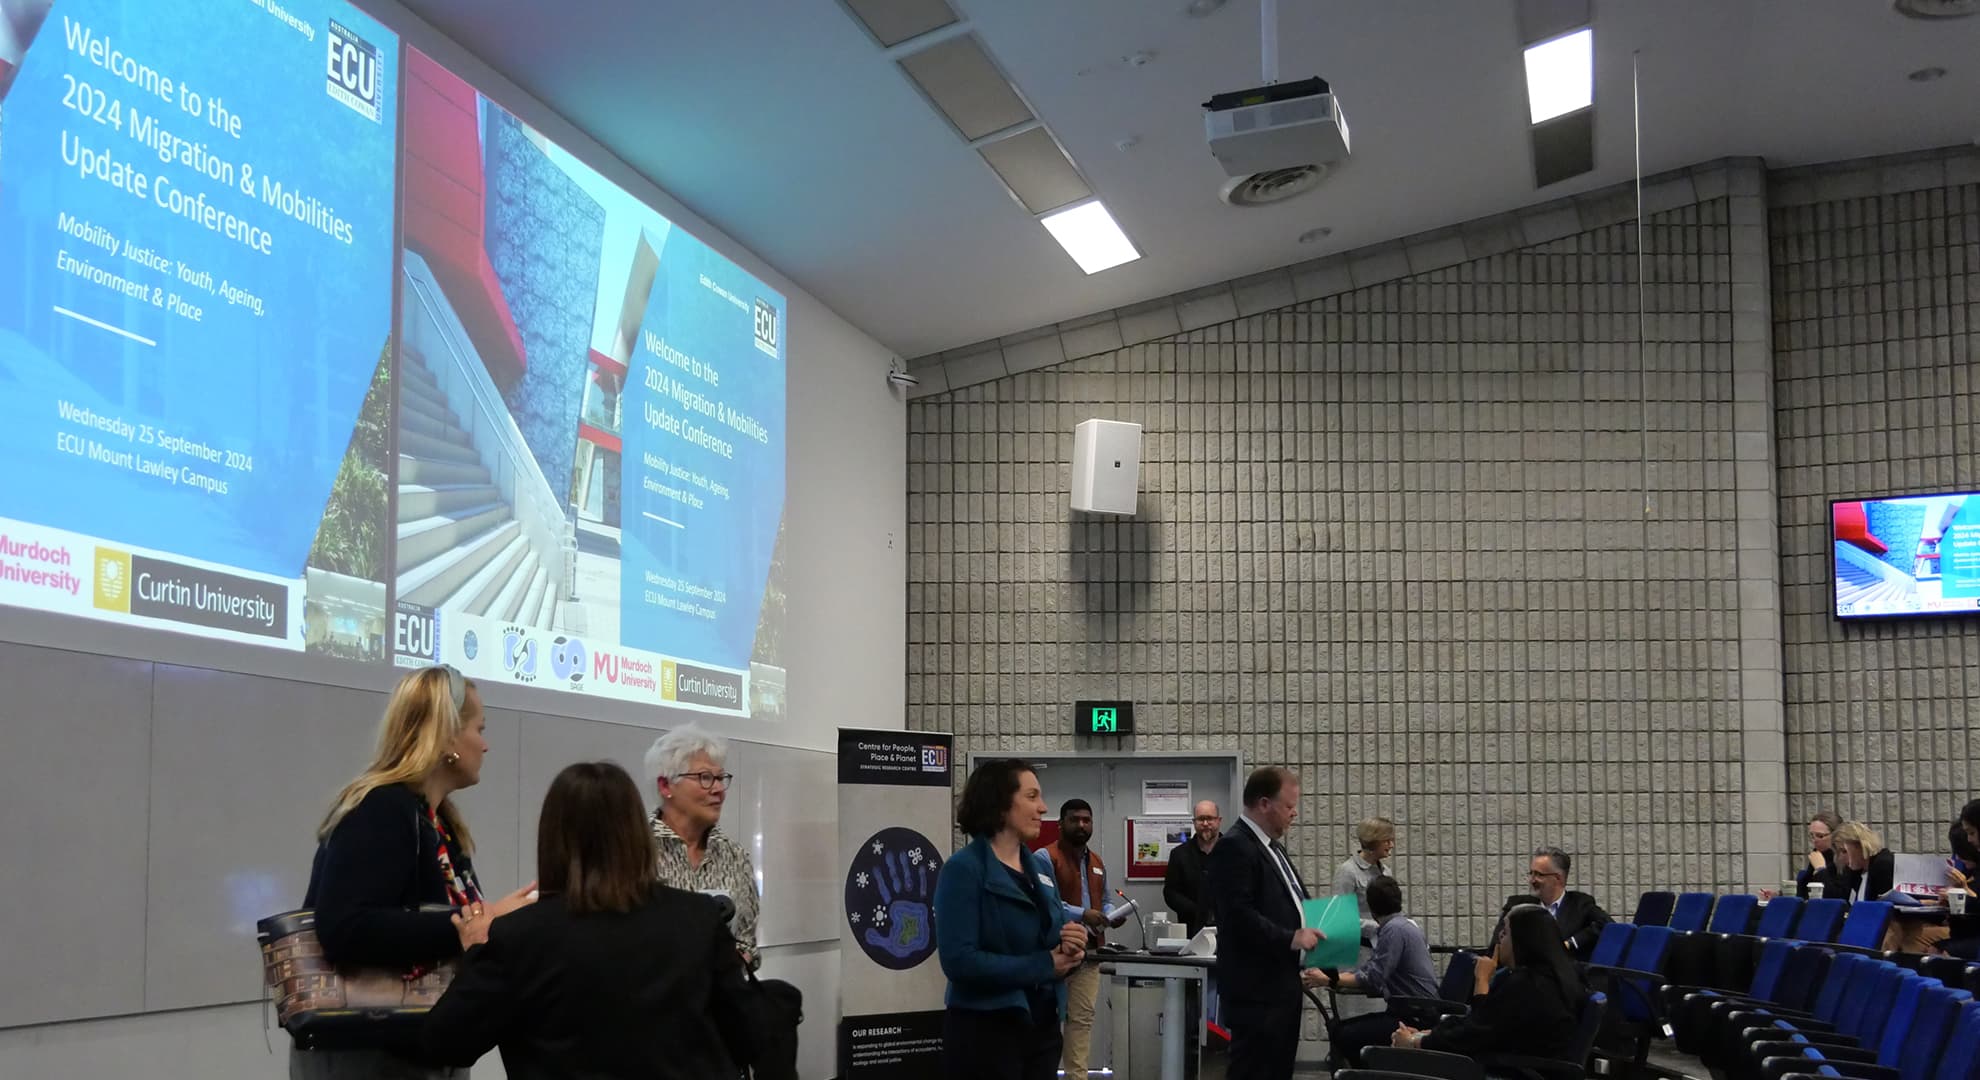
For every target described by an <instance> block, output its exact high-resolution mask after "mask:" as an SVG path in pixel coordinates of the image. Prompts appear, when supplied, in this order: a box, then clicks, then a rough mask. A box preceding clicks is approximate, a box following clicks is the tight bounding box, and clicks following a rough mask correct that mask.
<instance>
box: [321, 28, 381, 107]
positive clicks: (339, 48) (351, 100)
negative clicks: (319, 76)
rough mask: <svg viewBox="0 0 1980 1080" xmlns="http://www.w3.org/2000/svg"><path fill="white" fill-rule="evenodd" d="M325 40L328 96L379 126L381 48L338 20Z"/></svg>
mask: <svg viewBox="0 0 1980 1080" xmlns="http://www.w3.org/2000/svg"><path fill="white" fill-rule="evenodd" d="M326 36H327V38H328V40H329V42H330V54H329V56H328V57H326V58H325V60H324V73H323V77H324V81H325V83H326V84H327V85H326V86H325V87H324V89H325V92H327V93H328V94H329V95H330V96H331V97H333V98H335V99H337V100H338V101H340V102H343V103H344V104H345V105H347V106H349V107H350V110H351V111H352V112H354V113H356V114H358V115H359V116H362V117H364V118H365V119H366V120H369V121H371V122H372V123H374V124H376V123H379V122H380V118H379V108H378V92H379V85H380V80H381V75H380V70H379V69H380V67H381V65H380V62H379V59H378V47H377V46H376V45H373V44H372V43H371V42H369V41H366V40H364V39H363V38H361V37H359V36H357V34H356V33H355V32H353V31H352V30H351V29H350V28H349V27H347V26H345V25H344V24H343V23H340V22H338V21H337V20H335V19H331V20H330V33H329V34H328V35H326Z"/></svg>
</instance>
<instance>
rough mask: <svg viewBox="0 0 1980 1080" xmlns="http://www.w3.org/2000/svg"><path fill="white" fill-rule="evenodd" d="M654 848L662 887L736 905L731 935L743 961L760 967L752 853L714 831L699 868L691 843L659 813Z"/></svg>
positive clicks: (721, 833)
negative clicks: (690, 851)
mask: <svg viewBox="0 0 1980 1080" xmlns="http://www.w3.org/2000/svg"><path fill="white" fill-rule="evenodd" d="M653 847H654V849H655V852H656V855H657V859H658V868H659V879H660V884H662V885H671V886H673V887H674V888H676V889H686V890H687V891H689V892H698V893H708V894H710V895H714V896H726V897H728V898H729V899H730V900H731V901H732V902H734V903H735V905H736V915H735V918H733V919H730V920H729V932H730V933H731V934H733V935H735V939H736V944H737V945H740V946H742V952H743V958H744V959H745V960H747V961H748V962H749V966H750V967H751V968H754V967H756V965H757V960H758V957H757V955H756V916H757V909H758V905H759V902H758V899H757V895H756V868H755V867H754V866H753V865H751V863H750V861H749V852H748V851H746V850H744V848H743V846H742V845H741V844H738V843H736V842H735V841H734V840H731V839H729V837H728V836H727V835H726V834H725V833H723V832H722V830H721V828H720V827H710V828H709V830H708V839H707V841H706V843H705V844H704V849H703V851H702V853H701V865H700V866H696V865H694V861H693V860H692V859H689V858H688V845H687V841H686V840H684V839H682V838H681V835H680V834H679V833H677V832H675V831H674V830H672V829H670V828H668V827H667V823H666V822H665V821H662V820H661V819H660V813H659V811H655V812H654V814H653Z"/></svg>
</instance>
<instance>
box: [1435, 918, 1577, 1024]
mask: <svg viewBox="0 0 1980 1080" xmlns="http://www.w3.org/2000/svg"><path fill="white" fill-rule="evenodd" d="M1568 895H1569V896H1575V895H1579V894H1576V893H1569V894H1568ZM1561 911H1562V913H1563V914H1565V913H1566V912H1567V905H1566V904H1562V905H1561ZM1574 1021H1575V1014H1574V1011H1573V1010H1572V1009H1570V1008H1569V1006H1568V1003H1567V1002H1566V1001H1565V1000H1564V999H1563V997H1562V995H1561V988H1560V986H1559V984H1557V983H1555V982H1554V981H1553V980H1551V979H1548V978H1545V977H1543V976H1541V975H1538V974H1535V973H1534V972H1531V971H1525V970H1522V969H1520V968H1513V969H1512V970H1510V971H1507V972H1506V973H1504V974H1503V975H1501V976H1499V978H1498V980H1497V981H1496V982H1494V983H1493V984H1492V992H1491V993H1489V994H1480V995H1478V996H1475V997H1473V998H1472V999H1471V1011H1470V1012H1468V1013H1466V1014H1465V1015H1463V1016H1454V1017H1452V1018H1450V1019H1448V1020H1445V1021H1444V1022H1443V1023H1441V1024H1438V1025H1437V1026H1436V1027H1434V1028H1432V1029H1430V1031H1429V1033H1428V1034H1426V1035H1424V1036H1423V1049H1425V1050H1441V1051H1443V1052H1444V1053H1447V1054H1465V1055H1477V1054H1486V1053H1497V1054H1524V1055H1527V1056H1530V1057H1547V1058H1556V1057H1560V1056H1562V1055H1563V1053H1564V1052H1565V1051H1566V1050H1567V1049H1568V1046H1569V1044H1570V1043H1572V1042H1573V1041H1574Z"/></svg>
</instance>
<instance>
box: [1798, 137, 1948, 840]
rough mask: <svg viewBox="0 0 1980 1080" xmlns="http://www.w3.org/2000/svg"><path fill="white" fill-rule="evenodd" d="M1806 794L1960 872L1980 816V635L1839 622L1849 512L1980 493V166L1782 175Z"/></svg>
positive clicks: (1803, 800)
mask: <svg viewBox="0 0 1980 1080" xmlns="http://www.w3.org/2000/svg"><path fill="white" fill-rule="evenodd" d="M1770 201H1771V203H1772V210H1771V216H1772V220H1771V241H1772V247H1773V305H1772V306H1773V313H1774V341H1775V349H1776V354H1775V355H1776V363H1777V369H1776V393H1777V409H1778V411H1777V428H1778V432H1779V459H1780V523H1781V530H1780V547H1781V584H1782V589H1781V603H1782V614H1783V635H1782V640H1783V646H1784V672H1785V676H1786V702H1787V717H1786V719H1787V739H1788V745H1787V759H1788V784H1789V790H1790V792H1791V796H1792V797H1791V799H1790V805H1791V812H1792V818H1793V820H1794V822H1795V836H1796V841H1797V843H1799V842H1800V824H1799V823H1800V822H1802V821H1804V820H1806V818H1807V817H1808V816H1809V815H1811V814H1813V813H1814V812H1815V811H1817V810H1818V809H1823V808H1835V809H1836V810H1838V811H1840V812H1842V813H1843V814H1845V815H1846V816H1852V817H1858V818H1861V819H1862V820H1864V821H1866V822H1869V823H1870V824H1871V825H1874V826H1876V827H1878V828H1880V829H1882V830H1884V831H1885V833H1886V838H1887V840H1888V841H1889V842H1890V843H1891V845H1892V846H1893V847H1896V848H1898V849H1899V850H1904V851H1919V852H1941V851H1943V850H1944V849H1945V847H1946V829H1947V826H1948V825H1950V824H1951V821H1952V819H1953V817H1954V816H1955V814H1956V813H1957V812H1958V809H1959V806H1960V804H1962V803H1963V802H1965V801H1966V800H1967V799H1970V798H1973V797H1975V796H1980V769H1976V767H1975V759H1976V757H1980V731H1976V728H1980V725H1976V723H1975V719H1974V715H1973V702H1974V699H1975V697H1976V695H1980V622H1976V621H1973V620H1965V621H1933V622H1925V623H1887V624H1875V625H1865V624H1851V625H1843V624H1840V623H1837V622H1836V621H1834V620H1833V619H1832V618H1831V617H1830V609H1831V601H1830V593H1829V588H1830V584H1829V582H1830V565H1829V563H1830V555H1829V552H1828V536H1829V532H1828V525H1827V514H1828V504H1829V500H1830V499H1834V498H1845V497H1855V496H1866V495H1883V494H1899V495H1902V494H1915V493H1923V492H1928V491H1944V490H1947V489H1955V490H1957V489H1971V488H1980V456H1977V452H1980V445H1976V442H1975V438H1974V436H1975V426H1974V423H1975V420H1976V418H1980V153H1974V152H1971V151H1967V152H1961V153H1952V154H1931V155H1919V156H1915V157H1914V158H1911V159H1907V160H1904V161H1901V162H1896V163H1878V164H1874V165H1865V166H1857V167H1846V168H1830V169H1819V170H1804V171H1800V172H1795V173H1783V174H1777V175H1776V176H1775V178H1774V181H1773V183H1772V191H1771V197H1770Z"/></svg>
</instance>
